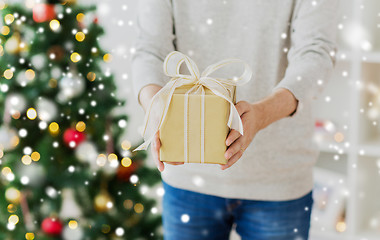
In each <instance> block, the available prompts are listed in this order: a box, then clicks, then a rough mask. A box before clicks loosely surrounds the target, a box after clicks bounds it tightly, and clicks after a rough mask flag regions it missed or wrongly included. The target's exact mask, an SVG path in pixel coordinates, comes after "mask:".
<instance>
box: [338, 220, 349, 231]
mask: <svg viewBox="0 0 380 240" xmlns="http://www.w3.org/2000/svg"><path fill="white" fill-rule="evenodd" d="M346 227H347V226H346V223H345V222H344V221H339V222H337V224H336V230H337V231H338V232H344V231H346Z"/></svg>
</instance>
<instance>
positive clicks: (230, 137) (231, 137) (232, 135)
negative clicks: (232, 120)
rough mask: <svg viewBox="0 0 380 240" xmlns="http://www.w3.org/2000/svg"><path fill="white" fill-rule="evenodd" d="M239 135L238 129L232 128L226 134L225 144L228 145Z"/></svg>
mask: <svg viewBox="0 0 380 240" xmlns="http://www.w3.org/2000/svg"><path fill="white" fill-rule="evenodd" d="M240 136H241V134H240V133H239V132H238V131H236V130H235V129H232V130H231V131H230V133H229V134H228V136H227V139H226V145H227V146H230V145H231V144H232V143H233V142H234V141H235V140H236V139H238V138H239V137H240Z"/></svg>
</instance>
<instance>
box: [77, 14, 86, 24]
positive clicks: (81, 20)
mask: <svg viewBox="0 0 380 240" xmlns="http://www.w3.org/2000/svg"><path fill="white" fill-rule="evenodd" d="M84 17H85V15H84V14H83V13H78V14H77V21H78V22H83V21H84Z"/></svg>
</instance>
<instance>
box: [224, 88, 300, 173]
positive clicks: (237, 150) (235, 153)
mask: <svg viewBox="0 0 380 240" xmlns="http://www.w3.org/2000/svg"><path fill="white" fill-rule="evenodd" d="M235 106H236V109H237V111H238V112H239V115H240V117H241V120H242V122H243V129H244V135H243V136H242V135H241V134H240V133H239V132H238V131H236V130H231V131H230V133H229V134H228V136H227V139H226V145H227V146H228V148H227V151H226V152H225V154H224V156H225V158H226V159H227V160H228V161H227V163H226V164H221V169H222V170H225V169H227V168H229V167H231V166H232V165H233V164H234V163H236V162H237V161H238V160H239V159H240V157H241V156H242V155H243V153H244V150H245V149H246V148H247V147H248V146H249V145H250V144H251V142H252V140H253V138H254V137H255V135H256V134H257V132H258V131H260V130H261V129H264V128H266V127H267V126H268V125H270V124H272V123H273V122H275V121H277V120H279V119H281V118H284V117H287V116H289V115H290V114H292V113H294V112H295V110H296V109H297V106H298V101H297V99H296V98H295V96H294V95H293V94H292V93H291V92H290V91H289V90H288V89H284V88H279V89H277V90H276V91H275V92H274V93H272V94H271V95H269V96H268V97H266V98H264V99H263V100H261V101H258V102H256V103H252V104H251V103H248V102H246V101H240V102H238V103H237V104H236V105H235Z"/></svg>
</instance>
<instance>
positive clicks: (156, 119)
mask: <svg viewBox="0 0 380 240" xmlns="http://www.w3.org/2000/svg"><path fill="white" fill-rule="evenodd" d="M184 62H185V64H186V66H187V68H188V69H189V72H190V75H184V74H180V73H179V70H180V67H181V65H182V63H184ZM232 63H240V64H243V65H244V72H243V74H242V75H241V76H240V77H237V78H236V77H235V78H230V79H224V78H215V77H209V75H210V74H211V73H213V72H215V71H216V70H218V69H220V68H222V67H225V66H226V65H229V64H232ZM164 72H165V74H166V75H167V76H170V77H172V78H171V80H170V81H169V82H168V83H167V84H166V85H165V86H164V87H163V88H161V89H160V91H158V92H157V93H156V94H155V95H154V96H153V98H152V99H151V101H150V103H149V107H148V109H147V112H146V115H145V121H144V130H143V133H142V135H143V137H144V140H145V142H144V143H143V144H141V145H140V146H138V147H137V148H136V149H135V150H133V151H139V150H145V149H147V148H148V146H149V144H150V143H151V141H152V140H153V139H154V136H155V134H156V133H157V132H158V131H159V130H160V129H161V127H162V124H163V122H164V120H165V118H166V115H167V112H168V109H169V105H170V102H171V100H172V97H173V94H174V91H175V89H176V88H178V87H180V86H183V85H190V84H193V85H194V86H193V87H192V88H191V89H189V90H188V91H187V92H186V93H185V101H184V121H185V122H184V134H185V135H184V138H185V139H184V147H185V149H184V151H185V152H184V153H185V154H184V155H185V156H184V158H185V159H184V162H188V159H187V155H188V154H187V150H188V149H187V147H188V145H187V121H188V95H189V94H191V93H193V94H201V96H202V98H201V101H202V102H201V106H202V109H201V162H204V95H205V87H206V88H208V89H210V90H211V91H212V92H213V93H214V94H215V95H217V96H219V97H221V98H223V99H225V100H226V101H228V102H229V103H230V114H229V118H228V122H227V125H228V127H229V128H231V129H235V130H236V131H238V132H239V133H240V134H241V135H243V123H242V121H241V118H240V115H239V113H238V111H237V110H236V107H235V105H234V103H233V102H232V99H231V97H232V96H231V95H230V92H229V90H228V88H229V87H231V86H240V85H243V84H245V83H247V82H248V81H250V79H251V76H252V70H251V69H250V67H249V65H248V64H247V63H245V62H244V61H242V60H240V59H226V60H222V61H220V62H217V63H215V64H212V65H210V66H208V67H207V68H206V69H205V70H204V71H203V72H202V74H199V70H198V67H197V65H196V64H195V63H194V61H193V60H192V59H191V58H189V57H188V56H186V55H185V54H182V53H180V52H177V51H174V52H171V53H169V54H168V56H167V57H166V59H165V61H164Z"/></svg>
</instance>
